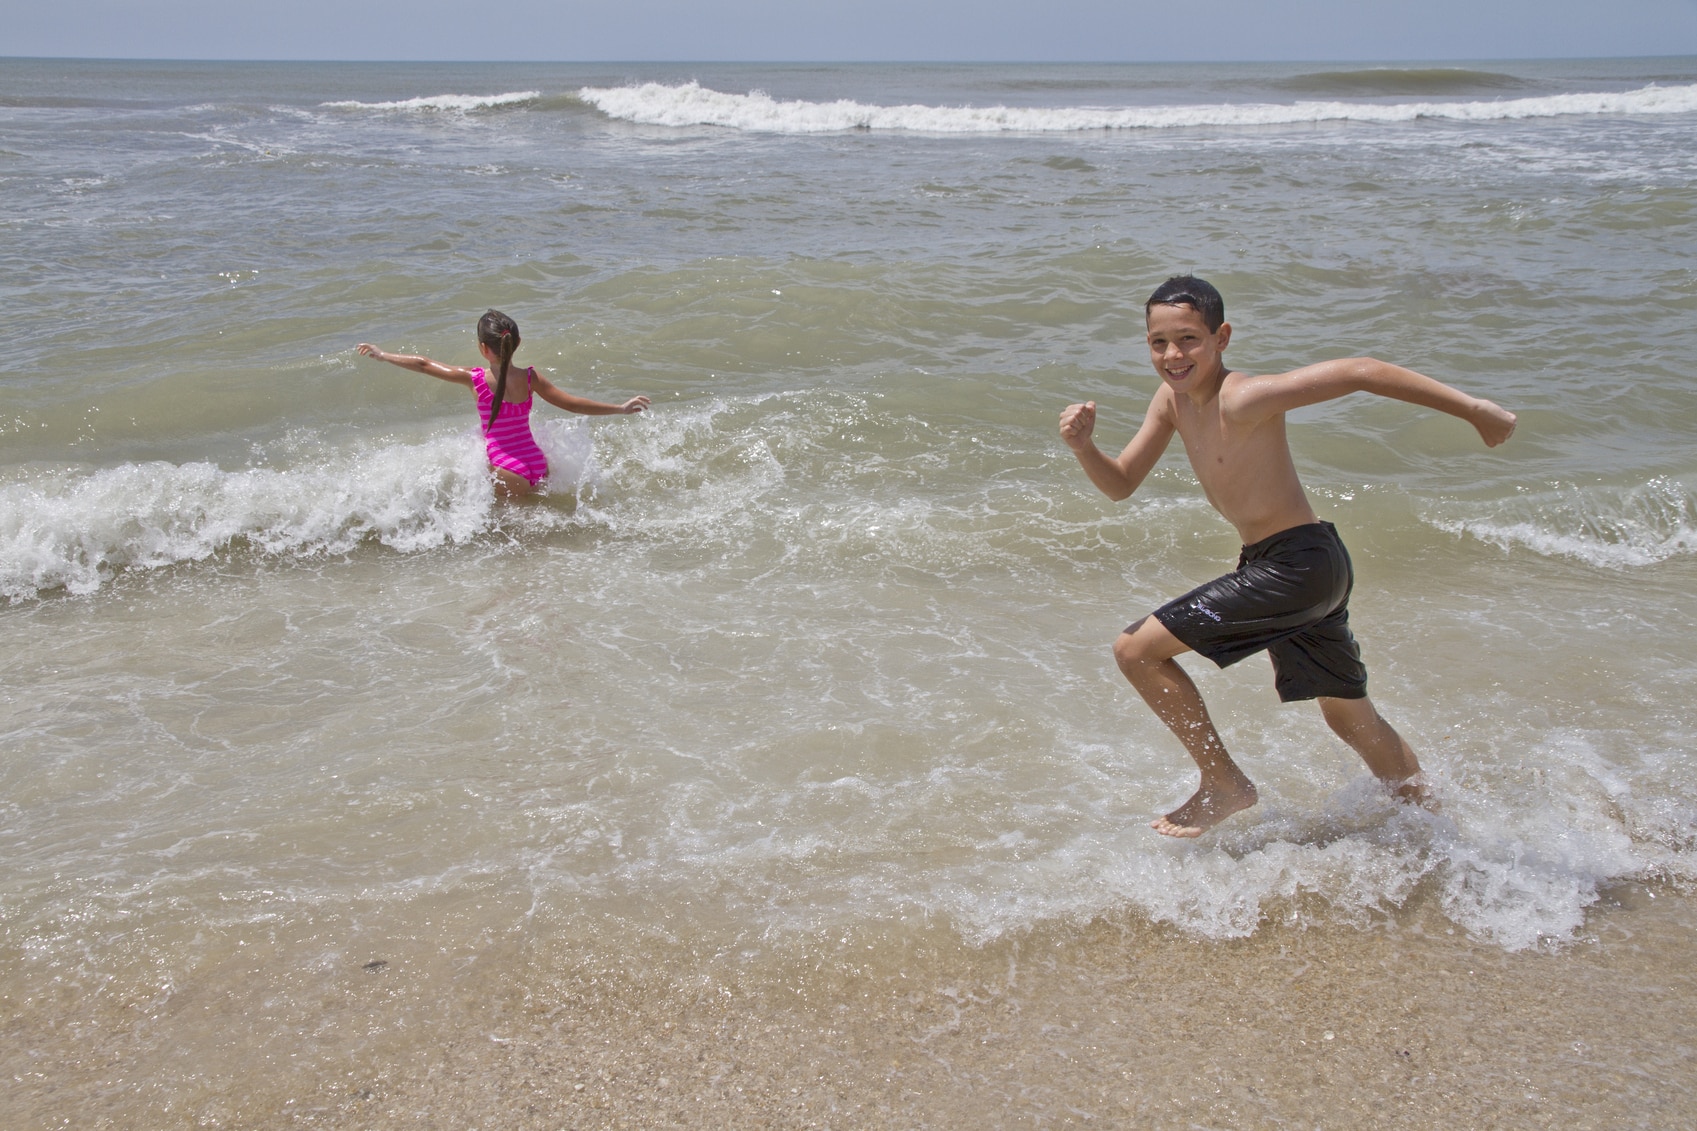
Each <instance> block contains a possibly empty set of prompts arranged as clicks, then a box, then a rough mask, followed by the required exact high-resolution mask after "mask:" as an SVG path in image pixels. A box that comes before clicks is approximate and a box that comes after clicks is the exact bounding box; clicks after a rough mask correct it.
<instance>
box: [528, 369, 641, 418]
mask: <svg viewBox="0 0 1697 1131" xmlns="http://www.w3.org/2000/svg"><path fill="white" fill-rule="evenodd" d="M530 388H531V391H533V392H534V393H535V394H536V395H537V396H539V397H541V398H542V399H543V400H545V401H547V402H548V403H549V404H551V405H553V406H554V407H555V408H563V409H565V410H566V411H567V412H577V413H582V414H583V415H584V416H624V415H628V414H630V413H633V412H641V411H642V410H643V409H645V408H647V407H648V398H647V397H632V398H631V399H630V400H628V401H626V402H625V403H623V404H608V403H606V402H605V401H592V400H590V399H589V398H588V397H580V396H577V395H576V394H575V393H568V392H566V391H565V390H564V389H562V388H560V387H559V386H558V385H556V384H554V382H552V381H550V380H548V378H546V377H544V376H542V374H540V373H538V372H537V371H536V370H535V368H532V369H531V371H530Z"/></svg>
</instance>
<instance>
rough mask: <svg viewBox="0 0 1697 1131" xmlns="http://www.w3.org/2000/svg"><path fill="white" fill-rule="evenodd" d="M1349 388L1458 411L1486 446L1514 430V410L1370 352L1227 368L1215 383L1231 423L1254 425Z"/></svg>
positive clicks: (1345, 393)
mask: <svg viewBox="0 0 1697 1131" xmlns="http://www.w3.org/2000/svg"><path fill="white" fill-rule="evenodd" d="M1350 393H1373V394H1375V395H1377V396H1381V397H1390V398H1391V399H1392V400H1399V401H1407V402H1408V403H1410V404H1417V405H1421V406H1423V407H1425V408H1435V409H1437V410H1438V411H1439V412H1447V413H1449V414H1450V415H1451V416H1456V417H1460V418H1461V419H1462V420H1465V421H1467V422H1468V423H1469V424H1471V425H1473V427H1474V428H1475V429H1476V430H1477V431H1478V433H1479V438H1480V439H1482V440H1484V441H1485V446H1486V447H1489V448H1494V447H1496V446H1497V445H1498V444H1501V443H1502V442H1503V441H1505V440H1507V439H1508V438H1509V437H1510V436H1512V435H1513V434H1514V424H1515V415H1514V413H1512V412H1509V411H1508V410H1507V409H1505V408H1503V407H1501V406H1500V405H1498V404H1496V403H1495V402H1494V401H1488V400H1485V399H1484V398H1482V397H1474V396H1469V395H1468V394H1466V393H1464V392H1462V391H1461V390H1460V389H1457V388H1453V387H1452V386H1449V385H1446V384H1444V383H1443V382H1442V381H1437V380H1434V379H1433V378H1431V377H1428V376H1426V375H1425V374H1424V373H1416V372H1415V371H1414V370H1412V369H1405V368H1403V367H1402V366H1400V365H1392V364H1390V363H1389V362H1386V361H1379V360H1377V359H1376V358H1371V357H1350V358H1341V359H1339V360H1337V361H1322V362H1320V363H1319V364H1318V365H1305V366H1303V367H1302V368H1301V369H1293V370H1291V371H1290V372H1289V373H1278V374H1266V375H1263V376H1259V377H1250V376H1247V375H1245V374H1242V373H1232V374H1230V375H1229V376H1228V378H1227V380H1226V383H1225V385H1224V386H1223V387H1222V388H1221V389H1220V411H1221V413H1222V414H1223V415H1224V416H1225V418H1226V419H1227V420H1228V421H1230V422H1231V423H1234V424H1242V425H1245V426H1248V427H1254V426H1255V425H1257V424H1259V423H1261V421H1263V420H1266V419H1268V418H1269V417H1271V416H1273V415H1274V414H1275V413H1281V412H1289V411H1290V410H1291V409H1294V408H1301V407H1302V406H1304V405H1311V404H1319V403H1321V402H1322V401H1329V400H1335V399H1337V398H1338V397H1343V396H1348V395H1349V394H1350Z"/></svg>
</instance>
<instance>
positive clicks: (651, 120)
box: [578, 82, 1697, 134]
mask: <svg viewBox="0 0 1697 1131" xmlns="http://www.w3.org/2000/svg"><path fill="white" fill-rule="evenodd" d="M578 93H579V97H581V98H582V99H583V100H584V101H585V102H587V103H588V104H590V105H591V106H594V107H595V108H596V109H598V110H600V111H601V112H602V113H603V114H606V115H607V116H608V117H610V118H615V119H618V120H621V121H628V122H635V123H638V124H641V125H653V126H676V127H682V126H722V127H726V128H729V129H737V130H747V131H752V132H770V133H797V134H800V133H830V132H835V131H844V130H905V131H912V132H918V133H1005V132H1018V133H1053V132H1077V131H1082V130H1136V129H1174V128H1180V127H1186V126H1258V125H1289V124H1295V123H1301V122H1329V121H1356V122H1407V121H1414V120H1416V119H1419V118H1442V119H1451V120H1456V121H1494V120H1503V119H1514V118H1545V117H1556V116H1559V115H1565V114H1683V113H1694V112H1697V85H1691V86H1671V87H1660V86H1647V87H1643V88H1641V89H1638V90H1632V91H1623V92H1619V93H1590V94H1556V95H1547V96H1543V97H1538V98H1513V99H1501V100H1494V101H1472V102H1396V103H1365V102H1340V101H1323V102H1322V101H1316V102H1295V103H1221V104H1218V105H1203V106H1139V107H1127V108H1117V109H1116V108H1111V107H1088V106H1071V107H1042V108H1040V107H1017V106H921V105H907V106H872V105H868V104H866V103H861V102H854V101H850V100H848V99H839V100H837V101H835V102H808V101H801V100H794V101H779V100H777V99H775V98H773V97H772V96H770V95H769V94H766V93H765V92H763V91H758V90H756V91H751V92H749V93H748V94H729V93H726V92H723V91H718V90H712V89H710V88H708V87H704V86H702V85H700V84H699V83H696V82H688V83H684V84H682V85H676V86H670V85H665V84H661V83H642V84H639V85H634V86H623V87H611V88H596V87H585V88H583V89H582V90H581V91H579V92H578Z"/></svg>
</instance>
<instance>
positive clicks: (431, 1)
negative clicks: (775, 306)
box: [0, 0, 1697, 62]
mask: <svg viewBox="0 0 1697 1131" xmlns="http://www.w3.org/2000/svg"><path fill="white" fill-rule="evenodd" d="M1638 55H1697V0H1605V2H1600V0H1201V2H1196V3H1188V4H1187V3H1175V2H1173V0H597V2H586V0H470V2H467V0H453V2H451V0H53V2H52V3H49V2H48V0H0V58H5V57H18V56H36V57H70V58H134V59H356V60H413V61H424V60H465V61H471V60H479V61H481V60H498V59H512V60H515V61H521V60H522V61H529V60H547V61H583V62H597V61H619V62H636V61H646V60H653V61H657V62H666V61H691V62H707V61H725V62H824V61H833V62H835V61H852V62H882V61H921V60H922V61H934V62H956V61H960V62H973V61H982V62H1219V61H1238V60H1281V61H1282V60H1298V61H1328V62H1330V61H1361V62H1371V61H1433V62H1436V61H1451V60H1468V59H1472V60H1483V59H1528V58H1577V57H1596V56H1638Z"/></svg>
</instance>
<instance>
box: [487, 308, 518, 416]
mask: <svg viewBox="0 0 1697 1131" xmlns="http://www.w3.org/2000/svg"><path fill="white" fill-rule="evenodd" d="M477 341H478V344H479V345H485V346H488V347H489V348H490V349H492V350H494V351H495V356H496V357H497V358H498V359H499V361H500V364H499V365H498V366H497V368H496V371H495V400H494V401H493V402H492V403H491V404H490V405H489V419H488V421H487V422H486V423H485V424H484V425H483V427H484V430H485V431H487V430H488V429H490V428H493V427H495V418H496V417H497V416H500V415H501V404H502V402H503V401H504V400H505V399H506V396H507V366H508V364H510V363H511V362H512V360H513V351H514V350H516V349H518V348H519V324H518V323H517V322H514V321H513V320H512V319H511V318H508V317H507V316H506V315H505V314H502V313H501V312H500V311H499V310H489V311H485V312H484V315H483V317H482V318H479V319H478V320H477Z"/></svg>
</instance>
